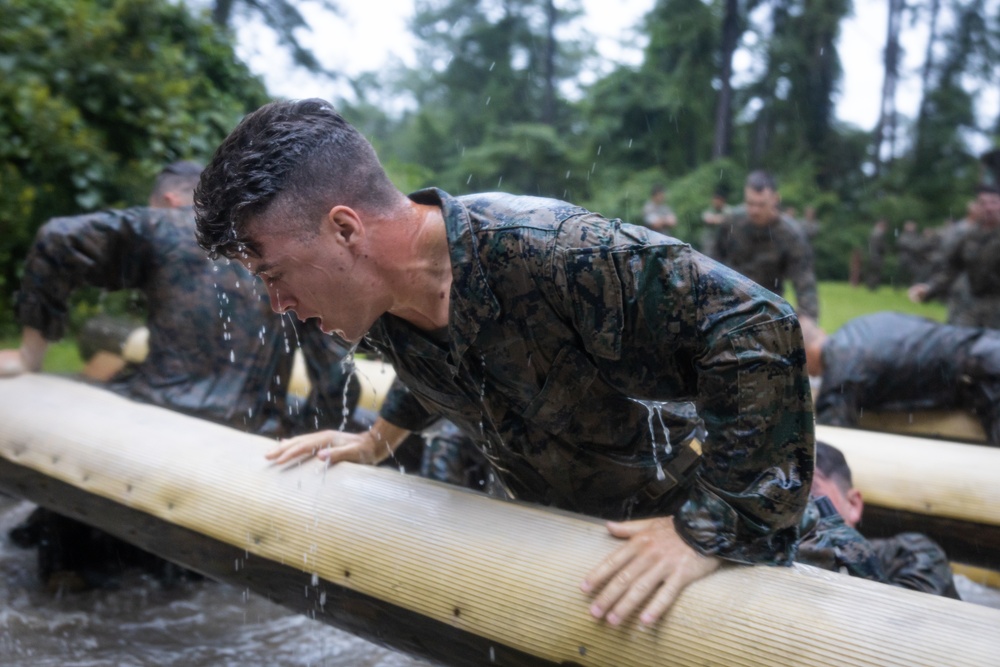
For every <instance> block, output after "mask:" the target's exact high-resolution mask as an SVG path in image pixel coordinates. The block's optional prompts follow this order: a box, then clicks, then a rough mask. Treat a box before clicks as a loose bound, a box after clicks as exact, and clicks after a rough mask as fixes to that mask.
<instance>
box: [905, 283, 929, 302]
mask: <svg viewBox="0 0 1000 667" xmlns="http://www.w3.org/2000/svg"><path fill="white" fill-rule="evenodd" d="M928 291H930V285H927V284H926V283H917V284H916V285H913V286H911V287H910V289H908V290H906V295H907V296H908V297H910V301H912V302H913V303H923V302H924V301H925V300H926V299H927V292H928Z"/></svg>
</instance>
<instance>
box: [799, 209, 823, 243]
mask: <svg viewBox="0 0 1000 667" xmlns="http://www.w3.org/2000/svg"><path fill="white" fill-rule="evenodd" d="M799 223H800V224H801V225H802V231H803V232H805V234H806V238H807V239H809V242H810V243H811V242H812V240H813V239H815V238H816V237H817V236H819V230H820V222H819V219H818V218H817V217H816V207H815V206H806V208H805V210H804V211H803V212H802V219H801V220H800V221H799Z"/></svg>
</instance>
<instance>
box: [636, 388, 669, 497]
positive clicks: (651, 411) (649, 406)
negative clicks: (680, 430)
mask: <svg viewBox="0 0 1000 667" xmlns="http://www.w3.org/2000/svg"><path fill="white" fill-rule="evenodd" d="M629 400H632V401H635V402H636V403H638V404H640V405H642V406H644V407H645V408H646V414H647V421H648V423H649V439H650V442H652V443H653V462H654V463H656V479H658V480H660V481H663V480H664V479H666V477H667V475H666V473H665V472H664V471H663V463H662V462H661V460H660V450H659V446H658V445H657V442H656V424H655V423H654V421H653V417H654V415H655V417H656V421H658V422H659V423H660V432H662V433H663V457H664V458H668V457H669V456H670V455H671V453H673V446H672V445H671V444H670V429H669V428H667V425H666V423H664V421H663V408H665V407H667V405H668V403H666V402H664V401H643V400H640V399H638V398H632V399H629Z"/></svg>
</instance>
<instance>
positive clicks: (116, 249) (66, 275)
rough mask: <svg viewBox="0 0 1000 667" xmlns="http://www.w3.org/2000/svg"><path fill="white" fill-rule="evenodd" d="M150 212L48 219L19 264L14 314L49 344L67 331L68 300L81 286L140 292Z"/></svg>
mask: <svg viewBox="0 0 1000 667" xmlns="http://www.w3.org/2000/svg"><path fill="white" fill-rule="evenodd" d="M153 224H154V221H153V216H151V215H150V214H149V209H144V208H132V209H127V210H109V211H103V212H100V213H92V214H88V215H80V216H74V217H67V218H53V219H52V220H50V221H48V222H47V223H45V224H44V225H43V226H42V227H41V228H40V229H39V230H38V233H37V234H36V235H35V243H34V245H33V246H32V248H31V250H30V251H29V252H28V257H27V259H26V261H25V264H24V278H23V280H22V282H21V289H20V291H19V293H18V297H17V303H16V306H15V308H16V312H17V317H18V320H19V322H20V323H21V325H22V326H30V327H33V328H35V329H38V330H39V331H41V332H42V334H43V335H44V336H45V338H46V339H48V340H57V339H59V338H61V337H62V336H63V334H64V332H65V329H66V319H67V315H68V311H69V297H70V295H71V294H72V293H73V291H74V290H75V289H76V288H78V287H81V286H93V287H101V288H104V289H109V290H117V289H127V288H134V287H141V286H142V284H143V281H144V279H145V276H146V275H148V272H147V268H148V267H149V266H150V263H151V256H152V253H151V252H150V247H151V246H150V243H151V241H150V238H151V236H152V235H151V234H150V231H149V230H150V227H151V225H153Z"/></svg>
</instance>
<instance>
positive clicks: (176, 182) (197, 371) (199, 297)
mask: <svg viewBox="0 0 1000 667" xmlns="http://www.w3.org/2000/svg"><path fill="white" fill-rule="evenodd" d="M200 174H201V166H200V165H198V164H195V163H192V162H177V163H174V164H171V165H169V166H168V167H166V168H165V169H163V171H161V172H160V174H159V175H158V176H157V178H156V181H155V183H154V186H153V189H152V193H151V195H150V199H149V206H148V207H134V208H129V209H125V210H107V211H102V212H99V213H91V214H86V215H78V216H73V217H64V218H54V219H52V220H50V221H48V222H47V223H46V224H45V225H43V226H42V227H41V228H40V229H39V230H38V232H37V234H36V237H35V242H34V245H33V246H32V248H31V250H30V251H29V253H28V257H27V259H26V260H25V264H24V277H23V280H22V284H21V289H20V292H19V293H18V298H17V304H16V313H17V317H18V320H19V321H20V323H21V325H22V327H23V331H22V339H21V346H20V348H19V349H13V350H3V351H0V376H2V375H7V376H11V375H18V374H21V373H25V372H34V371H38V370H39V369H41V367H42V362H43V360H44V358H45V353H46V351H47V349H48V344H49V341H54V340H58V339H60V338H62V337H63V335H64V334H65V332H66V325H67V319H68V314H69V304H70V296H71V295H72V293H73V292H74V290H76V289H77V288H80V287H82V286H85V285H90V286H95V287H100V288H103V289H106V290H121V289H136V290H139V291H140V292H141V293H142V294H143V296H144V297H145V300H146V304H147V311H148V315H147V320H146V325H147V327H148V329H149V342H148V348H149V351H148V354H147V355H146V357H145V359H144V360H143V361H142V362H141V363H139V364H136V365H131V366H128V367H127V368H125V369H124V371H123V372H121V373H118V374H117V375H115V376H113V377H111V378H110V379H109V380H108V382H107V384H106V385H105V386H106V387H107V388H108V389H110V390H111V391H113V392H115V393H118V394H121V395H122V396H125V397H126V398H130V399H133V400H137V401H140V402H143V403H150V404H152V405H157V406H160V407H163V408H167V409H170V410H174V411H176V412H181V413H184V414H187V415H191V416H194V417H199V418H201V419H207V420H209V421H212V422H215V423H218V424H223V425H226V426H230V427H233V428H236V429H239V430H241V431H246V432H249V433H257V434H260V435H266V436H270V437H282V436H290V435H294V434H296V433H302V432H305V431H313V430H315V429H316V428H318V427H322V426H333V427H341V426H345V423H344V421H343V418H342V412H343V406H344V404H345V402H346V403H347V404H348V407H349V409H353V407H354V404H356V402H357V398H358V394H359V393H360V387H359V386H358V383H357V381H356V380H354V381H353V382H349V374H348V373H347V371H346V370H345V368H344V367H343V366H342V364H341V360H342V359H343V357H344V356H345V354H346V352H347V349H346V348H345V347H342V346H339V345H338V344H337V342H336V341H335V340H334V339H333V338H330V337H328V336H324V335H323V334H322V333H321V332H320V331H319V330H318V329H316V327H314V326H303V325H302V324H300V323H299V322H297V321H295V320H293V319H291V318H283V317H280V316H278V315H275V314H274V313H273V312H271V310H270V308H269V306H268V302H267V297H266V295H265V294H264V293H263V292H261V291H260V290H259V288H258V286H257V284H256V281H255V280H254V279H253V277H252V276H251V275H250V274H249V273H248V272H247V271H246V269H245V268H244V267H243V266H242V265H241V264H239V263H238V262H213V261H212V260H210V259H209V258H208V257H207V255H206V253H205V251H204V250H203V249H201V248H200V247H199V246H198V243H197V240H196V238H195V222H194V212H193V209H192V206H191V205H192V197H193V192H194V187H195V185H196V184H197V182H198V177H199V175H200ZM298 345H301V346H302V349H303V351H304V353H305V356H306V358H307V360H309V363H310V364H311V365H312V372H311V374H310V378H311V381H312V387H313V393H312V395H311V396H310V399H309V401H308V402H307V405H306V407H305V409H303V410H296V409H295V406H294V405H293V404H292V403H290V401H289V397H288V394H287V390H288V386H289V379H290V377H291V373H292V362H293V351H294V349H295V348H296V346H298ZM13 536H14V537H15V539H17V540H18V541H19V542H20V543H21V544H23V545H27V546H30V545H31V544H32V542H35V543H37V544H38V545H39V564H40V566H41V568H40V572H39V574H40V575H41V576H42V578H43V579H44V580H46V581H47V582H48V583H49V585H50V587H52V588H61V587H69V588H86V587H90V586H93V585H101V584H104V583H108V582H109V581H113V580H114V577H115V575H117V574H118V573H120V572H121V570H122V566H123V565H124V564H133V563H134V564H139V565H143V566H146V567H148V568H149V569H152V570H153V571H154V572H158V573H162V574H164V575H165V576H172V574H173V573H174V572H175V570H174V569H173V568H171V566H170V565H169V564H167V563H166V562H165V561H162V560H160V559H158V558H155V557H153V556H151V555H149V554H145V553H144V552H140V551H139V550H137V549H135V548H134V547H131V546H130V545H128V544H126V543H124V542H121V541H120V540H117V539H116V538H113V537H111V536H110V535H107V534H106V533H103V532H101V531H97V530H95V529H92V528H90V527H89V526H86V525H85V524H82V523H78V522H76V521H73V520H71V519H69V518H67V517H62V516H58V515H56V514H54V513H52V512H48V511H46V510H39V511H38V513H36V514H35V515H33V516H32V518H30V519H29V520H28V522H27V524H26V525H22V526H20V527H19V528H18V529H15V531H14V533H13Z"/></svg>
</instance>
